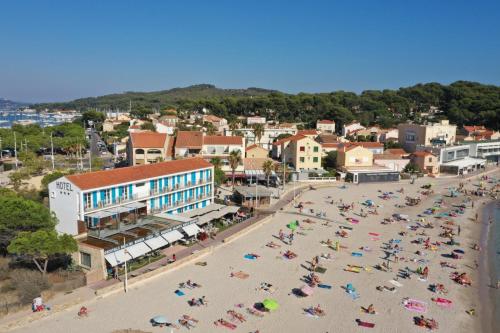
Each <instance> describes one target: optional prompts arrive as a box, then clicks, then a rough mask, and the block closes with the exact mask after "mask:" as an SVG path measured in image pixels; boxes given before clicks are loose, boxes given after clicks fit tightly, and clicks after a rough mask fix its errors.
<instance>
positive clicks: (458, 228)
mask: <svg viewBox="0 0 500 333" xmlns="http://www.w3.org/2000/svg"><path fill="white" fill-rule="evenodd" d="M460 231H461V229H460V226H458V235H459V236H460Z"/></svg>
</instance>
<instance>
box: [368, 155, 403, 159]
mask: <svg viewBox="0 0 500 333" xmlns="http://www.w3.org/2000/svg"><path fill="white" fill-rule="evenodd" d="M373 159H374V160H402V159H403V158H402V157H401V155H394V154H373Z"/></svg>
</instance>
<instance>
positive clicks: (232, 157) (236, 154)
mask: <svg viewBox="0 0 500 333" xmlns="http://www.w3.org/2000/svg"><path fill="white" fill-rule="evenodd" d="M240 163H241V151H239V150H233V151H232V152H230V153H229V166H230V167H231V171H232V174H231V178H232V181H233V190H234V177H235V172H236V168H237V167H238V165H240Z"/></svg>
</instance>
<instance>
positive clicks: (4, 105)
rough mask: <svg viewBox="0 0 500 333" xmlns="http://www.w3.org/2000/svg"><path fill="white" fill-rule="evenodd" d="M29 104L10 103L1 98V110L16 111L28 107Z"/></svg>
mask: <svg viewBox="0 0 500 333" xmlns="http://www.w3.org/2000/svg"><path fill="white" fill-rule="evenodd" d="M27 105H29V104H28V103H22V102H14V101H9V100H8V99H4V98H0V110H16V109H18V108H20V107H23V106H27Z"/></svg>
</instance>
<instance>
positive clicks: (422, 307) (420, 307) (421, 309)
mask: <svg viewBox="0 0 500 333" xmlns="http://www.w3.org/2000/svg"><path fill="white" fill-rule="evenodd" d="M403 304H404V307H405V309H406V310H409V311H413V312H418V313H425V312H427V304H426V303H424V302H422V301H419V300H416V299H407V300H405V301H404V302H403Z"/></svg>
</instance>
